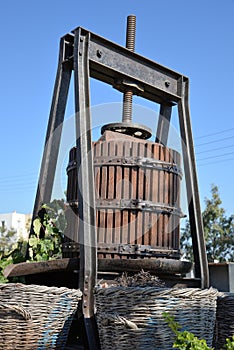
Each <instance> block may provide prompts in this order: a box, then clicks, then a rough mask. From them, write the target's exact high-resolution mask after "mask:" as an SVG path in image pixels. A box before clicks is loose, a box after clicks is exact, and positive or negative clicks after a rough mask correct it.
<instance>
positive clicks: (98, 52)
mask: <svg viewBox="0 0 234 350" xmlns="http://www.w3.org/2000/svg"><path fill="white" fill-rule="evenodd" d="M97 57H98V58H101V57H102V51H101V50H97Z"/></svg>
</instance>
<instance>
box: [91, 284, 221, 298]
mask: <svg viewBox="0 0 234 350" xmlns="http://www.w3.org/2000/svg"><path fill="white" fill-rule="evenodd" d="M114 292H122V293H123V294H126V295H127V294H130V293H136V294H138V293H140V294H154V295H156V294H158V295H159V296H160V295H161V296H163V295H165V296H166V295H172V296H175V297H185V298H186V297H190V296H191V297H199V298H200V297H201V296H204V297H205V296H206V297H208V296H212V297H217V296H218V295H219V292H218V290H217V289H215V288H213V287H210V288H207V289H201V288H178V287H177V288H168V287H152V286H150V287H145V286H144V287H142V286H136V287H125V286H110V287H107V288H102V287H100V286H96V287H95V289H94V293H95V294H96V295H97V294H103V295H105V294H110V293H114Z"/></svg>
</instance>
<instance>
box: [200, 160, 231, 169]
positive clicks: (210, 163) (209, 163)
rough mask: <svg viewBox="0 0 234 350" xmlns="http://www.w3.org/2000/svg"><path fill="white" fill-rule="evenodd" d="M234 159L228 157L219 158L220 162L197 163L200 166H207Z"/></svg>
mask: <svg viewBox="0 0 234 350" xmlns="http://www.w3.org/2000/svg"><path fill="white" fill-rule="evenodd" d="M232 161H234V158H228V159H223V160H219V161H218V162H208V163H207V162H206V163H203V164H199V163H198V164H197V166H198V167H200V166H205V165H212V164H219V163H226V162H232Z"/></svg>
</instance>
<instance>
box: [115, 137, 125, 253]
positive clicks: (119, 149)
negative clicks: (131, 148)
mask: <svg viewBox="0 0 234 350" xmlns="http://www.w3.org/2000/svg"><path fill="white" fill-rule="evenodd" d="M115 155H116V156H120V157H121V156H122V155H123V142H118V143H116V145H115ZM115 193H116V199H121V196H122V167H121V165H117V166H116V172H115ZM121 224H122V222H121V212H120V210H115V242H116V243H120V242H121V239H120V234H121ZM118 257H119V256H118V255H116V256H115V258H118Z"/></svg>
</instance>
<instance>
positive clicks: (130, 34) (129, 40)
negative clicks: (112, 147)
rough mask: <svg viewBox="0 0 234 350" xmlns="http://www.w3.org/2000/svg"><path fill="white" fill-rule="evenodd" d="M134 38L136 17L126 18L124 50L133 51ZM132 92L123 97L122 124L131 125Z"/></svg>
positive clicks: (125, 93) (127, 92)
mask: <svg viewBox="0 0 234 350" xmlns="http://www.w3.org/2000/svg"><path fill="white" fill-rule="evenodd" d="M135 38H136V16H134V15H129V16H128V17H127V32H126V48H127V49H128V50H130V51H132V52H134V50H135ZM132 95H133V93H132V91H131V90H129V91H126V92H124V95H123V114H122V122H125V123H131V121H132Z"/></svg>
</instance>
